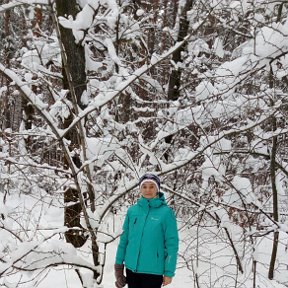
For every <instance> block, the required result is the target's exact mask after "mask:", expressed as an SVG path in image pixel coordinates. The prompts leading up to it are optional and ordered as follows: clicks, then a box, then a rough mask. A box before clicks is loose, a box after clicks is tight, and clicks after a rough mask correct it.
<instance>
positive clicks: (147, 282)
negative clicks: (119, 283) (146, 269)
mask: <svg viewBox="0 0 288 288" xmlns="http://www.w3.org/2000/svg"><path fill="white" fill-rule="evenodd" d="M126 279H127V284H128V288H160V287H161V286H162V283H163V276H162V275H154V274H144V273H134V272H133V271H131V270H129V269H126Z"/></svg>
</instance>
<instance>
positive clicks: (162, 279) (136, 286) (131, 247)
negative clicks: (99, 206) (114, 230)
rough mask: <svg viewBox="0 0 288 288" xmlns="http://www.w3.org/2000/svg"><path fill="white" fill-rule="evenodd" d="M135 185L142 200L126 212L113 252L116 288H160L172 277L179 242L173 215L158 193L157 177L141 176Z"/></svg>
mask: <svg viewBox="0 0 288 288" xmlns="http://www.w3.org/2000/svg"><path fill="white" fill-rule="evenodd" d="M139 186H140V193H141V195H142V197H141V198H140V199H139V200H138V201H137V204H135V205H133V206H131V207H130V208H129V209H128V211H127V214H126V217H125V221H124V224H123V233H122V234H121V237H120V242H119V245H118V249H117V253H116V261H115V265H114V267H115V277H116V282H115V285H116V287H117V288H122V287H124V286H125V285H126V283H127V284H128V288H160V287H161V286H162V285H167V284H170V283H171V281H172V277H173V276H174V275H175V270H176V260H177V252H178V242H179V240H178V231H177V224H176V218H175V215H174V212H173V210H172V209H171V208H169V207H168V206H167V204H166V201H165V198H164V194H163V193H162V192H160V179H159V178H158V176H156V175H155V174H151V173H146V174H144V175H143V176H142V177H141V178H140V180H139ZM124 264H125V267H126V277H125V276H124Z"/></svg>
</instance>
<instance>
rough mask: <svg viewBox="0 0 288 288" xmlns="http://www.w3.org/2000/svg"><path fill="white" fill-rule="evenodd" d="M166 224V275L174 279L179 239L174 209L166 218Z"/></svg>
mask: <svg viewBox="0 0 288 288" xmlns="http://www.w3.org/2000/svg"><path fill="white" fill-rule="evenodd" d="M165 224H166V225H165V226H166V227H165V249H166V252H167V253H166V254H167V256H166V258H165V267H164V275H165V276H168V277H173V276H174V275H175V270H176V263H177V253H178V247H179V237H178V229H177V222H176V217H175V214H174V212H173V210H172V209H169V213H168V215H167V217H165Z"/></svg>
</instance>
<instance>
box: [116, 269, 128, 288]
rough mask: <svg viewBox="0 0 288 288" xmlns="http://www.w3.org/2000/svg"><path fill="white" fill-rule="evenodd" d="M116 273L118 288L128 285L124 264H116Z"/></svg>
mask: <svg viewBox="0 0 288 288" xmlns="http://www.w3.org/2000/svg"><path fill="white" fill-rule="evenodd" d="M114 272H115V278H116V282H115V285H116V287H117V288H122V287H124V286H125V285H126V277H125V276H124V264H114Z"/></svg>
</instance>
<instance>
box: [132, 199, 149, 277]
mask: <svg viewBox="0 0 288 288" xmlns="http://www.w3.org/2000/svg"><path fill="white" fill-rule="evenodd" d="M149 213H150V203H149V202H148V212H147V214H146V217H145V222H144V225H143V229H142V233H141V239H140V246H141V242H142V238H143V231H144V228H145V225H146V221H147V218H148V215H149ZM134 224H135V223H134ZM139 255H140V247H139V252H138V256H137V263H136V267H135V270H134V271H133V272H137V267H138V261H139Z"/></svg>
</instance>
